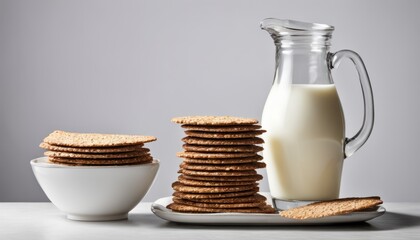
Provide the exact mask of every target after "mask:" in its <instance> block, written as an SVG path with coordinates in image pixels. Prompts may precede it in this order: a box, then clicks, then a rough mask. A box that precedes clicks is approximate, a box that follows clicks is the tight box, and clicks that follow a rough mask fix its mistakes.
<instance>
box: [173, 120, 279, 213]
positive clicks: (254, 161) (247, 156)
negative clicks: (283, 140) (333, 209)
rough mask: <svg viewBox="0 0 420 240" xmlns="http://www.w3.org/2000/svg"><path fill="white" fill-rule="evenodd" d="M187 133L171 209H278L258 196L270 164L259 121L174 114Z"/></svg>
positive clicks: (253, 211)
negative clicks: (263, 171)
mask: <svg viewBox="0 0 420 240" xmlns="http://www.w3.org/2000/svg"><path fill="white" fill-rule="evenodd" d="M172 121H173V122H175V123H178V124H182V125H181V126H182V128H184V129H185V134H186V135H187V136H186V137H184V138H183V139H182V141H183V142H184V143H185V144H184V145H183V149H184V151H183V152H179V153H178V154H177V156H178V157H180V158H182V159H183V161H182V163H181V164H180V170H179V173H180V175H179V177H178V180H177V181H176V182H174V183H173V184H172V188H173V189H174V190H175V191H174V193H173V203H171V204H170V205H168V206H167V207H168V208H169V209H171V210H173V211H176V212H188V213H220V212H239V213H274V212H275V210H274V209H273V208H272V207H271V206H270V205H268V204H267V203H266V198H265V197H264V196H262V195H260V194H258V191H259V187H258V181H259V180H261V179H262V175H260V174H258V173H257V171H256V169H258V168H264V167H265V164H264V163H263V162H261V160H262V159H263V158H262V156H260V155H259V154H258V152H260V151H262V150H263V148H262V147H260V146H258V144H262V143H263V142H264V141H263V140H262V139H261V138H260V137H258V136H259V135H261V134H262V133H264V132H265V131H264V130H261V126H260V125H258V121H257V120H255V119H249V118H238V117H230V116H223V117H220V116H194V117H179V118H173V119H172Z"/></svg>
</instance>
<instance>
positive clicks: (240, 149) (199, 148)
mask: <svg viewBox="0 0 420 240" xmlns="http://www.w3.org/2000/svg"><path fill="white" fill-rule="evenodd" d="M182 147H183V148H184V149H185V150H186V151H189V152H218V153H221V152H228V153H230V152H234V153H248V152H249V153H257V152H261V151H262V150H264V148H263V147H260V146H255V145H244V146H241V145H239V146H211V145H207V146H206V145H191V144H184V145H182Z"/></svg>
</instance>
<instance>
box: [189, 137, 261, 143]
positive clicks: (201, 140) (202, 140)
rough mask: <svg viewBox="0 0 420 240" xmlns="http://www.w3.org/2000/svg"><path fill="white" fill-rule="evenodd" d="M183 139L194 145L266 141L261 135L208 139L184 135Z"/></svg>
mask: <svg viewBox="0 0 420 240" xmlns="http://www.w3.org/2000/svg"><path fill="white" fill-rule="evenodd" d="M182 141H183V142H185V143H188V144H194V145H251V144H262V143H264V140H263V139H262V138H259V137H253V138H242V139H207V138H197V137H184V138H183V139H182Z"/></svg>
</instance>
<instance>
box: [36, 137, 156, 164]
mask: <svg viewBox="0 0 420 240" xmlns="http://www.w3.org/2000/svg"><path fill="white" fill-rule="evenodd" d="M155 140H156V138H155V137H152V136H140V135H118V134H99V133H72V132H65V131H54V132H52V133H51V134H49V135H48V136H47V137H46V138H45V139H44V140H43V142H42V143H41V144H40V145H39V146H40V147H41V148H43V149H46V150H47V151H46V152H45V153H44V154H45V156H48V160H49V161H50V162H52V163H58V164H66V165H128V164H144V163H149V162H151V161H152V160H153V157H152V156H151V154H150V150H149V149H148V148H145V147H144V144H145V143H147V142H152V141H155Z"/></svg>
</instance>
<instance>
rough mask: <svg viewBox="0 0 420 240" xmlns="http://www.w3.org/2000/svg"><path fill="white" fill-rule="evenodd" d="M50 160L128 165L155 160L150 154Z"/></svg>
mask: <svg viewBox="0 0 420 240" xmlns="http://www.w3.org/2000/svg"><path fill="white" fill-rule="evenodd" d="M48 160H49V161H50V162H53V163H63V164H70V165H127V164H141V163H149V162H151V161H152V160H153V158H152V157H151V156H150V155H147V156H143V157H135V158H121V159H83V158H51V157H49V158H48Z"/></svg>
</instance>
